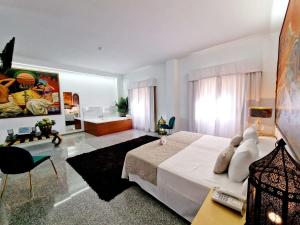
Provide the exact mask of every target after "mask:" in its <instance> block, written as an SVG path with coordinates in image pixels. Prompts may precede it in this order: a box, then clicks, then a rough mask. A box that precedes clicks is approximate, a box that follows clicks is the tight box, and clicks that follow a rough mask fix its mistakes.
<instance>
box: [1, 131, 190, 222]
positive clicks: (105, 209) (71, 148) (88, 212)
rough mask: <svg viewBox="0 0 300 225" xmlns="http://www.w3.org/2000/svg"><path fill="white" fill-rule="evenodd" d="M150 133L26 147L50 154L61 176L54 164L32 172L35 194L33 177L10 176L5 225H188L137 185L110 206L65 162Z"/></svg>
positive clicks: (76, 137)
mask: <svg viewBox="0 0 300 225" xmlns="http://www.w3.org/2000/svg"><path fill="white" fill-rule="evenodd" d="M145 134H146V133H145V132H142V131H137V130H130V131H125V132H120V133H116V134H113V135H106V136H102V137H95V136H93V135H89V134H87V133H83V132H82V133H76V134H71V135H65V136H63V142H62V143H61V145H60V146H59V147H56V148H55V147H54V146H53V145H52V144H51V143H43V144H40V145H34V146H28V147H26V149H27V150H29V151H30V152H31V154H32V155H42V154H47V155H51V156H52V159H53V161H54V164H55V166H56V168H57V171H58V174H59V178H58V179H56V176H55V174H54V171H53V169H52V167H51V164H50V162H44V163H42V164H41V165H39V166H38V167H37V168H35V169H34V170H33V171H32V182H33V193H32V195H31V194H30V192H29V181H28V174H20V175H11V176H9V177H8V182H7V187H6V191H5V193H4V195H3V198H2V200H0V225H50V224H51V225H60V224H61V225H65V224H66V225H94V224H95V225H96V224H97V225H102V224H103V225H104V224H105V225H106V224H114V225H118V224H122V225H127V224H128V225H135V224H143V225H152V224H153V225H160V224H165V225H176V224H189V223H188V222H187V221H186V220H184V219H182V218H181V217H180V216H178V215H176V214H175V213H174V212H173V211H171V210H170V209H168V208H167V207H166V206H164V205H163V204H161V203H160V202H158V201H157V200H156V199H154V198H153V197H152V196H150V195H149V194H147V193H146V192H144V191H143V190H141V189H140V188H139V187H138V186H133V187H130V188H128V189H127V190H125V191H124V192H123V193H121V194H120V195H118V196H116V197H115V198H114V199H113V200H111V201H110V202H105V201H103V200H101V199H99V198H98V196H97V194H96V193H95V192H94V191H93V190H92V189H91V188H90V187H89V186H88V185H87V184H86V182H85V181H84V180H83V179H82V178H81V176H80V175H79V174H78V173H77V172H76V171H75V170H74V169H73V168H72V167H70V165H69V164H68V163H67V162H66V161H65V160H66V159H67V158H68V157H72V156H75V155H78V154H82V153H84V152H89V151H93V150H95V149H99V148H103V147H106V146H109V145H113V144H117V143H120V142H123V141H126V140H130V139H132V138H136V137H139V136H142V135H145ZM2 185H3V184H1V188H2Z"/></svg>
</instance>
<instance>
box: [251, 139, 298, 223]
mask: <svg viewBox="0 0 300 225" xmlns="http://www.w3.org/2000/svg"><path fill="white" fill-rule="evenodd" d="M284 146H285V142H284V140H283V139H281V140H279V141H278V142H277V143H276V148H275V149H274V150H273V151H272V152H271V153H270V154H268V155H267V156H265V157H263V158H261V159H260V160H258V161H255V162H254V163H252V164H251V165H250V167H249V171H250V174H249V179H248V196H247V214H246V225H279V224H280V225H292V224H293V225H296V224H300V165H299V164H298V163H297V162H296V161H295V160H294V159H293V158H292V157H291V156H290V154H289V153H288V152H287V150H286V149H285V147H284Z"/></svg>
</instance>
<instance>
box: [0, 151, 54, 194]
mask: <svg viewBox="0 0 300 225" xmlns="http://www.w3.org/2000/svg"><path fill="white" fill-rule="evenodd" d="M47 159H49V160H50V162H51V165H52V167H53V169H54V172H55V175H56V177H57V178H58V176H57V171H56V168H55V166H54V164H53V162H52V160H51V159H50V156H32V155H31V154H30V153H29V152H28V151H26V150H25V149H22V148H18V147H0V170H1V171H2V173H4V174H5V178H4V186H3V189H2V192H1V197H0V198H2V196H3V193H4V190H5V187H6V181H7V177H8V175H9V174H20V173H25V172H28V174H29V185H30V193H31V191H32V183H31V173H30V171H31V170H32V169H34V168H35V167H37V166H38V165H40V164H41V163H42V162H44V161H46V160H47Z"/></svg>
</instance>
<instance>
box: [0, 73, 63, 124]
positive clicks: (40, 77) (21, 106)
mask: <svg viewBox="0 0 300 225" xmlns="http://www.w3.org/2000/svg"><path fill="white" fill-rule="evenodd" d="M60 112H61V111H60V97H59V79H58V74H56V73H47V72H40V71H31V70H24V69H15V68H12V69H10V70H8V71H7V72H6V73H5V74H1V76H0V118H13V117H24V116H42V115H54V114H60Z"/></svg>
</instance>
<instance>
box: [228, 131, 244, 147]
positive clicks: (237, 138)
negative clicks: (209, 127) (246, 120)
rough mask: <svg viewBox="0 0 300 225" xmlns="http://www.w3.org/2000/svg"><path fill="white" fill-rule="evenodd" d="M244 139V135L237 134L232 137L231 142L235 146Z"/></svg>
mask: <svg viewBox="0 0 300 225" xmlns="http://www.w3.org/2000/svg"><path fill="white" fill-rule="evenodd" d="M242 140H243V136H241V135H239V134H237V135H235V136H234V137H233V138H232V139H231V142H230V144H231V145H233V146H234V147H237V146H239V145H240V143H241V142H242Z"/></svg>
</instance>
